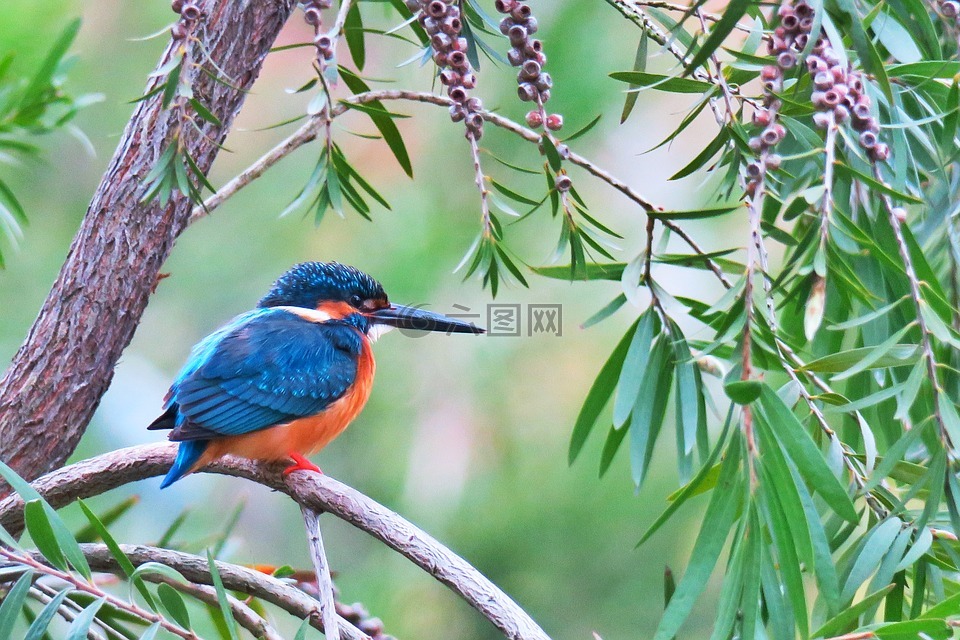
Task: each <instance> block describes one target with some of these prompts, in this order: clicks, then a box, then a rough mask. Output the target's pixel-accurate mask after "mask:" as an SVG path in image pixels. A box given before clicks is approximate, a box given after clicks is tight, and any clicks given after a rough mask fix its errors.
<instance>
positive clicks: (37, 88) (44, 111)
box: [0, 20, 100, 269]
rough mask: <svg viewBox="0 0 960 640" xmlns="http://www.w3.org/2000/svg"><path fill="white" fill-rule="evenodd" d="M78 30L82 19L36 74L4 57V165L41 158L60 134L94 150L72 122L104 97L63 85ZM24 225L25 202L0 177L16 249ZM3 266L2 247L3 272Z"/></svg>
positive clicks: (0, 104)
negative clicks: (45, 142) (51, 137)
mask: <svg viewBox="0 0 960 640" xmlns="http://www.w3.org/2000/svg"><path fill="white" fill-rule="evenodd" d="M79 29H80V21H79V20H74V21H73V22H71V23H70V24H69V25H67V27H66V28H65V29H64V30H63V32H62V33H61V34H60V36H59V37H58V38H57V40H56V41H55V42H54V44H53V46H51V47H50V50H49V52H48V53H47V55H46V57H45V58H44V60H43V61H42V63H41V64H40V66H39V67H38V68H37V69H36V70H35V71H34V72H33V73H32V74H31V75H28V76H22V75H19V73H20V72H19V70H18V69H17V68H16V67H17V65H16V64H15V55H14V53H13V52H8V53H6V54H5V55H3V56H2V57H0V160H2V161H4V162H5V163H16V162H18V161H20V160H22V159H37V158H38V157H39V156H40V153H41V149H40V147H39V146H37V143H36V142H35V140H36V139H37V138H39V137H42V136H44V135H46V134H48V133H51V132H54V131H59V130H61V129H66V130H68V131H70V132H71V133H72V134H74V135H75V136H77V137H78V138H80V139H81V140H82V141H83V142H84V144H86V145H87V146H89V143H88V142H87V141H86V138H85V137H84V135H83V133H82V132H81V131H80V129H78V128H76V127H75V126H74V125H73V124H72V120H73V118H74V117H75V116H76V115H77V112H78V111H79V110H80V109H82V108H84V107H85V106H87V105H89V104H91V103H93V102H96V101H98V100H99V99H100V96H98V95H96V94H87V95H81V96H77V97H73V96H71V95H70V94H69V93H68V92H66V91H65V89H64V86H63V85H64V83H65V82H66V74H67V72H68V71H69V70H70V67H71V66H73V64H74V63H75V61H76V59H75V58H74V57H72V56H68V55H67V52H68V51H69V49H70V46H71V45H72V44H73V39H74V38H75V37H76V35H77V31H78V30H79ZM25 224H27V214H26V212H25V211H24V208H23V206H22V205H21V204H20V200H19V199H18V198H17V196H16V194H15V193H14V192H13V190H12V189H11V188H10V186H9V185H8V184H7V182H6V181H5V180H4V178H3V176H2V175H0V231H2V233H3V235H4V236H6V238H7V240H8V241H9V242H10V243H11V244H13V245H14V246H16V244H17V242H18V241H19V239H20V238H21V237H22V231H21V226H23V225H25ZM3 266H4V258H3V251H2V247H0V269H2V268H3Z"/></svg>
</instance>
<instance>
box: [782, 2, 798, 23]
mask: <svg viewBox="0 0 960 640" xmlns="http://www.w3.org/2000/svg"><path fill="white" fill-rule="evenodd" d="M795 15H797V13H796V11H794V10H793V5H790V4H787V3H786V2H785V3H783V4H781V5H780V6H779V7H778V8H777V16H778V17H779V18H780V19H781V20H783V19H784V18H786V17H787V16H795Z"/></svg>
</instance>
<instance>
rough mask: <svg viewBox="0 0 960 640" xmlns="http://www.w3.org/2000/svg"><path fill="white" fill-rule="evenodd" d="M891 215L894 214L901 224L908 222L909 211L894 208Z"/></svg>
mask: <svg viewBox="0 0 960 640" xmlns="http://www.w3.org/2000/svg"><path fill="white" fill-rule="evenodd" d="M890 213H892V214H893V217H894V218H896V219H897V220H898V221H900V222H906V221H907V210H906V209H904V208H903V207H894V208H893V209H891V210H890Z"/></svg>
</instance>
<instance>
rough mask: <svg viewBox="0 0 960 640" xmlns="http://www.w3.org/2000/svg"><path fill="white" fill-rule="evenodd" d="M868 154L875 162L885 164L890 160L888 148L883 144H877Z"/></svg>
mask: <svg viewBox="0 0 960 640" xmlns="http://www.w3.org/2000/svg"><path fill="white" fill-rule="evenodd" d="M870 154H871V155H872V156H873V159H874V160H875V161H877V162H886V161H887V160H888V159H889V158H890V147H889V146H887V145H886V144H884V143H883V142H878V143H877V144H876V145H875V146H874V147H873V149H870Z"/></svg>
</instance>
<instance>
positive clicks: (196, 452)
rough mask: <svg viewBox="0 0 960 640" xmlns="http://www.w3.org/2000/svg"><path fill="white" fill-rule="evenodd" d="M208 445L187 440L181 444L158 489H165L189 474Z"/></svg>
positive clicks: (201, 441) (204, 442) (200, 441)
mask: <svg viewBox="0 0 960 640" xmlns="http://www.w3.org/2000/svg"><path fill="white" fill-rule="evenodd" d="M209 443H210V441H209V440H187V441H184V442H181V443H180V448H179V449H177V459H176V460H174V462H173V466H172V467H170V471H168V472H167V475H166V477H164V479H163V482H161V483H160V488H161V489H166V488H167V487H169V486H170V485H172V484H173V483H174V482H176V481H177V480H179V479H180V478H182V477H183V476H185V475H187V474H188V473H190V471H191V469H192V468H193V465H195V464H196V463H197V460H199V459H200V456H202V455H203V452H204V451H205V450H206V448H207V445H208V444H209Z"/></svg>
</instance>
